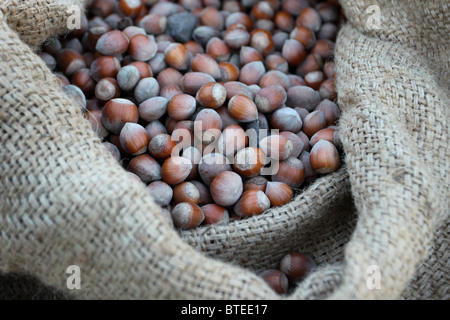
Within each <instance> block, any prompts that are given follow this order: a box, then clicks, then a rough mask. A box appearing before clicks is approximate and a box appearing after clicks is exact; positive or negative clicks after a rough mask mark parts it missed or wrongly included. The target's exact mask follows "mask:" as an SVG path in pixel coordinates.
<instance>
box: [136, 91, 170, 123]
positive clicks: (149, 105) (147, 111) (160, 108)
mask: <svg viewBox="0 0 450 320" xmlns="http://www.w3.org/2000/svg"><path fill="white" fill-rule="evenodd" d="M168 105H169V99H166V98H164V97H153V98H149V99H147V100H145V101H143V102H142V103H141V104H140V105H139V109H138V110H139V117H140V118H141V119H143V120H145V121H154V120H158V119H160V118H161V117H162V116H163V115H164V114H165V113H166V111H167V108H168Z"/></svg>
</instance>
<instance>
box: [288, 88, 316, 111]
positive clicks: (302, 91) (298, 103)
mask: <svg viewBox="0 0 450 320" xmlns="http://www.w3.org/2000/svg"><path fill="white" fill-rule="evenodd" d="M320 101H321V97H320V94H319V92H317V91H316V90H314V89H312V88H310V87H306V86H295V87H290V88H289V89H288V90H287V100H286V105H287V106H289V107H291V108H297V107H299V108H305V109H306V110H308V111H312V110H313V109H314V108H315V107H316V106H317V105H318V104H319V102H320Z"/></svg>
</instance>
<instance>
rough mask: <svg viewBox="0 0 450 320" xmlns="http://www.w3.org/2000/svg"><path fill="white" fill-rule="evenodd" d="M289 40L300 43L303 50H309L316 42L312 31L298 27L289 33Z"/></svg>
mask: <svg viewBox="0 0 450 320" xmlns="http://www.w3.org/2000/svg"><path fill="white" fill-rule="evenodd" d="M289 36H290V38H291V39H294V40H297V41H298V42H300V43H301V44H302V45H303V46H304V47H305V49H308V50H309V49H311V48H312V47H313V46H314V45H315V44H316V42H317V38H316V34H315V33H314V31H313V30H311V29H310V28H308V27H305V26H298V27H296V28H295V29H294V30H292V32H291V33H290V35H289Z"/></svg>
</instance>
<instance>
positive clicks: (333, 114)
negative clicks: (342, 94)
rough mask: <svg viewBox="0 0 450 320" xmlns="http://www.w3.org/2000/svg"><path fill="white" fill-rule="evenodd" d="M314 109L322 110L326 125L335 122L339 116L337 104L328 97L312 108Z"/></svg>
mask: <svg viewBox="0 0 450 320" xmlns="http://www.w3.org/2000/svg"><path fill="white" fill-rule="evenodd" d="M314 110H316V111H322V112H323V113H324V115H325V119H326V121H327V126H332V125H334V124H336V122H337V121H338V119H339V117H340V116H341V110H340V109H339V107H338V105H337V104H336V103H334V102H332V101H330V100H328V99H324V100H322V101H321V102H320V103H319V104H318V105H317V106H316V108H315V109H314Z"/></svg>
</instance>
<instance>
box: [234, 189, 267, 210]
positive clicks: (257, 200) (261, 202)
mask: <svg viewBox="0 0 450 320" xmlns="http://www.w3.org/2000/svg"><path fill="white" fill-rule="evenodd" d="M269 208H270V200H269V198H267V196H266V194H265V193H264V192H263V191H261V190H248V191H245V192H244V193H243V194H242V196H241V198H240V199H239V201H238V202H237V203H236V205H235V206H234V212H235V213H236V214H237V215H239V216H240V217H250V216H254V215H259V214H261V213H263V212H264V211H266V210H267V209H269Z"/></svg>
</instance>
